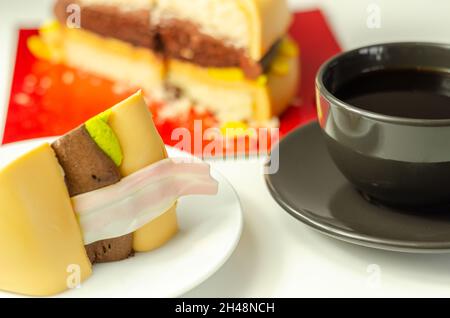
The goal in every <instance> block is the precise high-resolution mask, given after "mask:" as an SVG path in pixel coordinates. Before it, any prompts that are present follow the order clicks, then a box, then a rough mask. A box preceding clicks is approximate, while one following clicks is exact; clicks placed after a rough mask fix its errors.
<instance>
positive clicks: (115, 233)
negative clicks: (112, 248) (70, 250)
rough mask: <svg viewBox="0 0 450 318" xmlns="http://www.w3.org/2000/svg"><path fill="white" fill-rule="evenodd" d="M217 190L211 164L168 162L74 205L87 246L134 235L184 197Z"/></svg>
mask: <svg viewBox="0 0 450 318" xmlns="http://www.w3.org/2000/svg"><path fill="white" fill-rule="evenodd" d="M217 191H218V183H217V181H216V180H214V179H213V178H212V177H211V175H210V168H209V165H208V164H206V163H197V162H195V163H194V162H186V160H182V161H175V160H174V159H165V160H162V161H159V162H157V163H155V164H153V165H150V166H148V167H146V168H144V169H141V170H139V171H138V172H136V173H134V174H132V175H130V176H128V177H125V178H123V179H122V180H121V181H120V182H118V183H116V184H114V185H111V186H108V187H105V188H102V189H99V190H95V191H92V192H89V193H85V194H81V195H78V196H75V197H73V198H72V204H73V208H74V210H75V213H76V215H77V218H78V221H79V224H80V227H81V230H82V232H83V237H84V243H85V244H86V245H87V244H91V243H94V242H97V241H100V240H105V239H110V238H115V237H120V236H123V235H127V234H130V233H133V232H134V231H136V230H138V229H139V228H141V227H143V226H144V225H146V224H147V223H149V222H151V221H152V220H154V219H156V218H157V217H159V216H161V215H162V214H164V212H166V211H167V210H168V209H169V208H170V207H172V206H173V205H174V204H175V202H176V201H177V200H178V199H179V198H180V197H182V196H187V195H214V194H216V193H217Z"/></svg>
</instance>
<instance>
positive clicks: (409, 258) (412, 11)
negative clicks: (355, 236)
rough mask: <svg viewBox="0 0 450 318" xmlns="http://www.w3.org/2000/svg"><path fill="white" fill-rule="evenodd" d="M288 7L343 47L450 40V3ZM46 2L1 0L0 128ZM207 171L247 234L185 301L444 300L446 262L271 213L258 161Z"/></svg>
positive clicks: (359, 1)
mask: <svg viewBox="0 0 450 318" xmlns="http://www.w3.org/2000/svg"><path fill="white" fill-rule="evenodd" d="M290 2H291V4H292V6H293V7H295V8H301V9H307V8H313V7H317V6H319V7H321V8H322V9H323V10H324V12H325V14H326V15H327V16H328V18H329V20H330V23H331V25H332V27H333V29H334V31H335V33H336V35H337V37H338V39H339V41H340V43H341V45H342V46H343V47H344V48H345V49H350V48H354V47H357V46H361V45H365V44H368V43H376V42H386V41H419V40H420V41H435V42H447V43H449V42H450V1H449V0H433V1H429V0H322V1H314V0H299V1H295V0H294V1H290ZM372 3H375V4H378V5H379V7H380V9H381V28H380V29H370V28H368V27H367V25H366V20H367V16H368V13H367V8H368V5H369V4H372ZM50 4H51V1H47V0H45V1H44V0H29V1H26V0H13V1H11V0H0V43H1V44H0V128H1V127H2V126H1V123H3V120H4V116H5V112H4V108H5V107H6V101H7V98H8V92H9V88H10V87H9V86H10V84H9V83H10V78H11V75H12V69H13V56H14V50H15V45H16V29H17V26H19V25H20V26H23V25H29V26H36V25H38V24H39V23H40V22H41V21H43V20H44V19H46V18H49V17H51V10H50ZM307 32H313V30H307ZM2 130H3V129H0V139H1V135H2ZM213 165H214V167H215V168H216V169H218V170H220V171H221V172H222V173H223V174H225V176H227V177H228V178H229V180H230V181H231V183H232V184H233V186H234V187H235V188H236V190H237V192H238V193H239V195H240V197H241V201H242V207H243V210H244V214H245V228H244V232H243V235H242V239H241V242H240V244H239V246H238V247H237V249H236V252H235V253H234V254H233V256H232V257H231V258H230V260H229V261H228V262H227V263H226V264H225V266H223V267H222V269H220V270H219V271H218V272H217V273H216V274H215V275H214V276H213V277H211V278H210V279H209V280H207V281H206V282H204V283H203V284H202V285H201V286H199V287H197V288H196V289H194V290H192V291H191V292H189V293H188V294H186V295H185V296H186V297H315V296H326V297H328V296H329V297H350V296H355V297H367V296H375V297H377V296H387V297H390V296H406V297H416V296H423V297H441V296H446V297H448V296H450V254H449V255H415V254H402V253H394V252H385V251H379V250H374V249H369V248H364V247H359V246H354V245H350V244H347V243H342V242H339V241H336V240H334V239H330V238H327V237H325V236H323V235H321V234H319V233H316V232H314V231H313V230H311V229H310V228H308V227H307V226H305V225H303V224H301V223H299V222H297V221H296V220H294V219H293V218H292V217H290V216H289V215H288V214H287V213H285V212H284V211H283V210H282V209H281V208H280V207H278V205H277V204H276V203H275V201H274V200H273V199H272V198H271V196H270V195H269V192H268V190H267V189H266V186H265V183H264V180H263V175H262V173H261V162H255V161H252V162H246V161H243V160H237V161H228V162H216V163H213ZM371 273H372V274H371ZM124 296H126V295H124Z"/></svg>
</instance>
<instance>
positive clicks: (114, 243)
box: [52, 125, 133, 264]
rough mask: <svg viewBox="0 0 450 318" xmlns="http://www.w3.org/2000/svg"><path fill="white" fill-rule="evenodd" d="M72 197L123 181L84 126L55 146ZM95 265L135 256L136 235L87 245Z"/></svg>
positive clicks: (117, 170)
mask: <svg viewBox="0 0 450 318" xmlns="http://www.w3.org/2000/svg"><path fill="white" fill-rule="evenodd" d="M52 148H53V149H54V151H55V153H56V156H57V158H58V161H59V163H60V165H61V166H62V168H63V170H64V173H65V181H66V185H67V188H68V190H69V195H70V196H71V197H73V196H76V195H79V194H83V193H86V192H91V191H94V190H97V189H100V188H103V187H106V186H109V185H112V184H115V183H117V182H119V181H120V179H121V175H120V172H119V169H118V168H117V166H116V165H115V164H114V162H113V161H112V160H111V159H110V158H109V157H108V156H107V155H106V154H105V153H104V152H103V151H102V150H101V149H100V148H99V147H98V146H97V144H96V143H95V142H94V141H93V140H92V138H91V136H90V135H89V133H88V132H87V130H86V129H85V127H84V125H83V126H80V127H78V128H77V129H75V130H73V131H71V132H69V133H68V134H66V135H64V136H62V137H61V138H59V139H58V140H57V141H55V142H54V143H53V144H52ZM86 252H87V254H88V257H89V260H90V261H91V263H92V264H94V263H101V262H113V261H119V260H122V259H126V258H128V257H129V256H130V255H132V254H133V235H132V234H129V235H126V236H122V237H119V238H115V239H110V240H104V241H99V242H95V243H92V244H89V245H86Z"/></svg>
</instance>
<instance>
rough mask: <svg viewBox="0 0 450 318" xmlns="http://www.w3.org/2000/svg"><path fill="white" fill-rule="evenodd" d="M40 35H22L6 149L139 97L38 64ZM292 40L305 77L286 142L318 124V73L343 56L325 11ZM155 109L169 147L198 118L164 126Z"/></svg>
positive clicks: (287, 116)
mask: <svg viewBox="0 0 450 318" xmlns="http://www.w3.org/2000/svg"><path fill="white" fill-rule="evenodd" d="M35 34H37V31H36V30H29V29H26V30H25V29H22V30H20V31H19V41H18V48H17V56H16V64H15V70H14V76H13V81H12V87H11V94H10V100H9V107H8V114H7V118H6V124H5V132H4V136H3V144H6V143H11V142H15V141H20V140H25V139H31V138H39V137H47V136H58V135H62V134H64V133H65V132H67V131H69V130H71V129H73V128H74V127H77V126H78V125H80V124H81V123H83V122H84V121H86V120H87V119H89V118H90V117H92V116H94V115H95V114H97V113H99V112H101V111H103V110H105V109H107V108H109V107H111V106H112V105H114V104H115V103H117V102H119V101H120V100H122V99H124V98H126V97H127V96H128V95H130V94H131V93H133V92H134V91H130V90H129V89H124V88H123V87H120V86H118V85H117V84H114V83H112V82H110V81H107V80H104V79H100V78H97V77H95V76H92V75H90V74H87V73H83V72H80V71H78V70H74V69H70V68H68V67H66V66H63V65H54V64H51V63H48V62H46V61H41V60H38V59H36V58H35V57H34V56H33V55H31V53H30V52H29V50H28V48H27V39H28V38H29V37H30V36H32V35H35ZM290 34H291V36H292V37H293V38H294V40H295V41H296V42H297V43H298V44H299V46H300V50H301V68H302V71H301V74H302V75H301V86H300V87H299V91H298V98H297V100H296V101H295V102H294V104H293V105H292V106H291V107H290V108H289V109H288V110H287V111H286V112H285V113H284V114H283V115H282V116H281V126H280V134H281V136H284V135H286V134H287V133H289V132H290V131H291V130H293V129H294V128H296V127H298V126H299V125H301V124H305V123H307V122H309V121H311V120H313V119H315V118H316V111H315V101H314V99H315V88H314V78H315V75H316V72H317V70H318V68H319V66H320V65H321V64H322V63H323V62H324V61H325V60H326V59H328V58H329V57H331V56H333V55H335V54H337V53H339V52H340V51H341V49H340V47H339V44H338V43H337V41H336V39H335V38H334V36H333V34H332V32H331V30H330V28H329V27H328V24H327V22H326V20H325V18H324V16H323V15H322V13H321V12H320V11H319V10H314V11H307V12H298V13H296V14H295V18H294V23H293V25H292V27H291V30H290ZM150 107H151V108H152V110H153V113H154V115H155V123H156V126H157V128H158V130H159V132H160V134H161V136H162V138H163V140H164V142H165V143H166V144H168V145H174V144H176V143H177V142H176V141H173V140H172V139H171V134H172V130H173V129H174V128H177V127H186V128H188V129H189V130H190V131H193V129H194V127H193V124H192V122H193V119H194V118H195V119H197V118H198V116H197V115H195V114H191V116H189V118H185V119H183V120H182V121H168V120H161V119H159V118H158V115H157V108H158V105H151V106H150ZM202 119H203V128H208V127H209V126H211V125H213V119H212V118H211V117H210V116H207V115H206V116H203V117H202Z"/></svg>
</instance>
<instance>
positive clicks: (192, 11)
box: [152, 0, 250, 49]
mask: <svg viewBox="0 0 450 318" xmlns="http://www.w3.org/2000/svg"><path fill="white" fill-rule="evenodd" d="M173 18H176V19H180V20H187V21H190V22H193V23H194V24H196V25H197V26H198V27H199V28H200V31H201V32H202V33H204V34H206V35H210V36H212V37H214V38H216V39H219V40H223V41H225V42H226V43H227V44H230V45H233V46H235V47H237V48H244V49H248V48H249V47H250V26H249V22H248V19H247V17H246V15H245V12H244V10H243V9H242V8H241V6H240V5H239V3H238V1H236V0H156V1H155V6H154V8H153V9H152V21H153V23H164V21H165V20H170V19H173Z"/></svg>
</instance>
